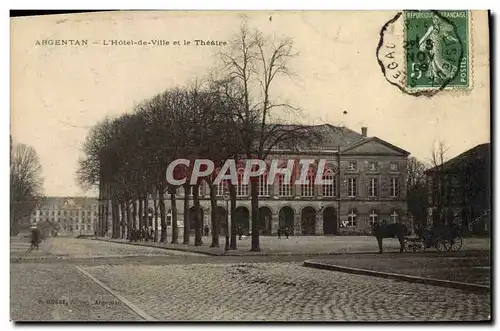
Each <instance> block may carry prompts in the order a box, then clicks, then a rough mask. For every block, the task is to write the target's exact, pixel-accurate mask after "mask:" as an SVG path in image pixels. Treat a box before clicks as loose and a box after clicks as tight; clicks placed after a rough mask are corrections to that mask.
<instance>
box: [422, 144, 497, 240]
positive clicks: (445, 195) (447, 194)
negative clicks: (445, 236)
mask: <svg viewBox="0 0 500 331" xmlns="http://www.w3.org/2000/svg"><path fill="white" fill-rule="evenodd" d="M490 156H491V146H490V144H489V143H487V144H482V145H478V146H476V147H474V148H472V149H469V150H468V151H466V152H464V153H462V154H460V155H458V156H457V157H455V158H453V159H450V160H448V161H447V162H445V163H443V164H442V165H441V166H436V167H434V168H432V169H429V170H427V171H426V175H427V182H428V185H429V203H430V208H429V215H428V216H429V218H428V223H434V224H436V223H444V224H447V223H450V222H452V221H453V222H454V223H456V224H461V225H463V226H465V227H467V228H469V230H470V231H473V232H475V233H485V232H489V229H490V216H491V213H490V210H491V160H490Z"/></svg>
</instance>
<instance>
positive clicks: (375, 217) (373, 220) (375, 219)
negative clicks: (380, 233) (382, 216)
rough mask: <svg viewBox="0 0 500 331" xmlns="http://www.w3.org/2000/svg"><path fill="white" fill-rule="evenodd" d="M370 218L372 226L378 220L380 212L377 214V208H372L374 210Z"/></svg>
mask: <svg viewBox="0 0 500 331" xmlns="http://www.w3.org/2000/svg"><path fill="white" fill-rule="evenodd" d="M368 219H369V220H370V226H372V225H373V223H375V222H377V221H378V214H377V211H376V210H375V209H372V211H371V212H370V215H369V216H368Z"/></svg>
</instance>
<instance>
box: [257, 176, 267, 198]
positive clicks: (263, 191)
mask: <svg viewBox="0 0 500 331" xmlns="http://www.w3.org/2000/svg"><path fill="white" fill-rule="evenodd" d="M268 195H269V184H268V183H267V172H265V173H263V174H262V175H261V176H260V177H259V196H268Z"/></svg>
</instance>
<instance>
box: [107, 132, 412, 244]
mask: <svg viewBox="0 0 500 331" xmlns="http://www.w3.org/2000/svg"><path fill="white" fill-rule="evenodd" d="M314 130H317V131H318V132H319V133H320V134H321V135H322V136H323V139H322V140H323V142H322V144H321V146H317V147H314V148H310V147H308V148H303V149H299V151H293V152H292V151H285V150H276V151H275V152H274V153H273V154H272V155H270V157H269V161H270V160H271V159H276V158H278V159H280V160H284V162H285V163H286V161H285V160H291V159H294V160H297V162H298V160H300V159H315V160H316V162H318V161H319V160H320V159H325V160H326V167H325V171H324V173H323V179H329V180H330V181H329V184H322V185H314V178H315V176H316V173H315V171H311V172H310V174H309V175H308V176H309V179H310V181H309V184H298V185H295V184H293V182H292V184H291V183H290V182H285V181H283V177H279V178H277V180H275V181H274V184H272V185H270V184H267V177H266V173H265V174H264V175H262V176H261V177H260V178H259V218H258V222H259V226H258V227H259V232H260V234H261V235H275V234H276V233H277V231H278V229H279V228H284V227H286V228H288V229H289V230H290V231H291V233H293V234H294V235H340V234H368V233H369V232H370V226H371V223H372V222H374V221H377V220H386V221H387V222H403V223H406V222H407V220H408V211H407V203H406V166H407V158H408V156H409V154H410V153H409V152H407V151H405V150H403V149H401V148H399V147H397V146H395V145H393V144H391V143H389V142H386V141H384V140H382V139H380V138H377V137H369V136H368V129H367V128H366V127H362V128H361V133H358V132H355V131H353V130H350V129H348V128H345V127H336V126H332V125H329V124H323V125H318V126H315V127H314ZM295 168H297V175H298V171H299V169H298V168H299V167H295ZM313 168H314V167H313ZM241 175H242V174H241ZM297 178H298V176H297ZM225 185H226V183H225V182H224V181H222V182H221V183H220V184H219V185H218V187H217V199H218V200H217V210H216V214H217V215H219V217H220V219H221V222H225V220H226V219H228V217H227V214H226V210H227V206H228V197H227V189H226V187H225ZM199 190H200V191H199V193H200V194H199V196H200V205H201V207H202V214H203V216H202V219H203V223H204V226H205V225H208V227H209V228H210V229H211V224H210V215H211V205H210V196H209V187H208V186H207V185H206V184H205V183H203V184H202V185H201V186H200V188H199ZM236 191H237V208H236V210H235V213H236V215H235V219H236V222H237V223H238V225H239V226H240V227H241V228H243V229H244V233H249V232H250V229H251V228H252V227H251V220H250V210H251V204H250V186H249V185H243V184H241V185H237V186H236ZM183 200H184V193H183V189H182V187H181V188H178V189H177V211H178V216H177V225H178V228H179V235H180V236H182V230H183V223H182V220H183ZM101 203H102V204H103V208H101V210H103V211H105V210H106V209H107V210H110V208H111V207H110V202H109V201H101ZM190 204H191V208H192V209H193V208H194V207H193V201H192V199H191V200H190ZM149 205H150V206H149V208H148V209H149V218H150V224H153V227H154V223H155V220H154V219H152V218H154V217H153V214H154V213H153V202H152V201H150V202H149ZM165 205H166V209H167V211H168V212H167V233H169V234H170V233H171V213H170V197H169V195H168V194H166V195H165ZM105 206H107V208H105ZM106 214H107V217H108V222H107V224H108V227H109V229H108V234H109V235H110V234H111V223H112V222H111V219H110V217H111V212H108V213H106ZM192 214H193V213H191V212H190V215H192ZM156 222H158V223H159V219H158V220H156ZM191 222H193V220H192V221H191ZM190 228H191V229H193V228H194V226H193V225H191V226H190Z"/></svg>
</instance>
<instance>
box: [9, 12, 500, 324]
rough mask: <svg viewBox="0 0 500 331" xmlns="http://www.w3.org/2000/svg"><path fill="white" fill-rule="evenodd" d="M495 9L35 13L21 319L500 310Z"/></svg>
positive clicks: (456, 317)
mask: <svg viewBox="0 0 500 331" xmlns="http://www.w3.org/2000/svg"><path fill="white" fill-rule="evenodd" d="M489 20H490V16H489V12H487V11H474V10H472V11H471V10H466V9H464V10H439V11H434V10H401V11H248V12H244V11H241V12H239V11H107V12H87V13H85V12H82V13H71V14H57V15H42V14H40V15H35V16H16V17H11V19H10V40H11V45H10V46H11V47H10V56H11V67H10V75H11V76H10V77H11V106H10V111H11V132H10V183H11V184H10V185H11V186H10V192H11V195H10V199H11V201H10V317H11V320H13V321H15V322H19V321H164V322H174V321H197V322H203V321H220V322H226V321H246V322H252V321H282V322H286V321H328V322H352V321H355V322H367V321H401V322H405V321H406V322H412V321H441V322H443V321H444V322H447V321H467V322H471V321H483V322H484V321H491V319H492V311H491V307H492V303H491V286H492V284H491V282H492V279H491V277H490V276H491V260H490V249H491V242H490V239H491V232H490V229H491V161H490V154H491V147H490V136H491V133H490V44H489V40H490V39H489Z"/></svg>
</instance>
